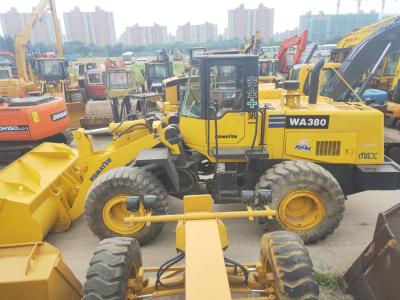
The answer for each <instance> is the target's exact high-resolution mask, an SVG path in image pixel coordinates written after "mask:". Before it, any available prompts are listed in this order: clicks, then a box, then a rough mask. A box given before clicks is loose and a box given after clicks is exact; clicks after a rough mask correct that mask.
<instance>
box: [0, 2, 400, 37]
mask: <svg viewBox="0 0 400 300" xmlns="http://www.w3.org/2000/svg"><path fill="white" fill-rule="evenodd" d="M38 3H39V0H0V12H5V11H8V10H9V9H10V7H12V6H15V7H16V8H17V10H18V11H21V12H28V11H31V9H32V7H33V6H35V5H37V4H38ZM241 3H245V7H246V8H256V7H257V6H258V4H259V3H263V4H264V5H265V6H267V7H269V8H274V9H275V26H274V31H275V32H281V31H284V30H285V29H293V28H294V27H296V26H298V23H299V16H300V15H302V14H304V13H306V12H307V11H312V12H313V13H318V12H319V11H324V12H325V13H336V3H337V0H267V1H262V0H246V1H244V0H229V1H228V0H195V1H192V0H186V1H178V0H140V1H138V0H56V6H57V13H58V15H59V17H60V20H61V26H62V28H63V31H64V24H63V19H62V12H65V11H69V10H71V9H73V8H74V7H75V6H79V7H80V9H81V10H82V11H92V10H94V7H95V6H96V5H98V6H100V7H101V8H103V9H104V10H107V11H112V12H114V22H115V27H116V33H117V37H119V35H120V34H121V33H122V32H123V31H124V29H125V27H126V26H131V25H134V24H136V23H139V25H152V24H153V23H155V22H156V23H158V24H160V25H167V26H168V32H170V33H173V34H175V30H176V26H177V25H181V24H184V23H186V22H188V21H190V22H191V23H192V24H199V23H203V22H205V21H208V22H211V23H216V24H217V25H218V31H219V33H223V31H224V28H226V27H227V23H228V13H227V11H228V9H231V8H236V7H238V6H239V5H240V4H241ZM380 6H381V0H362V5H361V8H362V10H364V11H366V12H369V11H371V10H376V11H377V12H380ZM340 11H341V12H342V13H349V12H350V13H355V12H356V11H357V0H341V9H340ZM385 13H386V14H389V13H390V14H396V13H397V14H400V0H386V6H385ZM64 32H65V31H64Z"/></svg>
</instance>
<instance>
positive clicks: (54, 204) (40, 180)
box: [0, 143, 82, 244]
mask: <svg viewBox="0 0 400 300" xmlns="http://www.w3.org/2000/svg"><path fill="white" fill-rule="evenodd" d="M77 160H78V152H77V151H76V150H75V149H73V148H71V147H69V146H66V145H63V144H53V143H43V144H41V145H40V146H38V147H36V148H35V149H34V150H32V151H30V152H28V153H26V154H25V155H24V156H22V157H20V158H19V159H18V160H16V161H15V162H13V163H12V164H10V165H9V166H7V167H6V168H4V169H3V170H1V171H0V228H1V230H0V244H8V243H22V242H36V241H41V240H42V239H43V238H44V237H45V235H46V234H47V233H48V232H49V231H50V230H53V231H56V232H61V231H65V230H67V229H68V228H69V226H70V223H71V217H70V215H69V209H70V207H71V206H72V204H73V201H74V198H75V197H76V195H77V193H78V191H79V188H80V185H81V180H82V179H81V174H80V170H79V168H78V167H77V164H76V162H77Z"/></svg>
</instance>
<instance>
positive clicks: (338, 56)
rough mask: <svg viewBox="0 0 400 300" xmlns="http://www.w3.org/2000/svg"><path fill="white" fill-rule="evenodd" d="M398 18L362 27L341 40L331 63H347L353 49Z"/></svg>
mask: <svg viewBox="0 0 400 300" xmlns="http://www.w3.org/2000/svg"><path fill="white" fill-rule="evenodd" d="M397 18H398V17H395V16H393V17H388V18H385V19H382V20H379V21H378V22H376V23H373V24H371V25H369V26H365V27H362V28H360V29H357V30H354V31H352V32H350V33H348V34H346V35H345V36H344V37H342V38H341V39H340V41H339V42H337V44H336V48H335V49H333V50H332V51H331V61H333V62H337V63H342V62H344V61H345V59H346V57H347V55H348V54H349V53H350V51H351V50H352V48H353V47H354V46H356V45H358V44H359V43H361V42H362V41H363V40H365V39H366V38H367V37H369V36H370V35H372V34H374V33H375V32H376V31H377V30H379V29H380V28H382V27H383V26H386V25H389V24H391V23H393V22H395V21H396V19H397Z"/></svg>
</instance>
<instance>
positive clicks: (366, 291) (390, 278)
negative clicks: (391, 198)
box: [342, 203, 400, 300]
mask: <svg viewBox="0 0 400 300" xmlns="http://www.w3.org/2000/svg"><path fill="white" fill-rule="evenodd" d="M399 278H400V203H399V204H397V205H395V206H394V207H392V208H390V209H389V210H387V211H385V212H383V213H381V214H379V216H378V221H377V222H376V227H375V233H374V238H373V241H372V242H371V243H370V244H369V245H368V246H367V248H366V249H365V250H364V251H363V253H362V254H361V255H360V257H359V258H357V260H356V261H355V262H354V263H353V265H352V266H351V267H350V269H349V270H347V272H346V273H345V274H344V276H343V278H342V282H343V285H344V286H345V288H346V289H347V290H349V291H350V292H351V293H352V294H353V295H354V297H355V299H357V300H358V299H360V300H361V299H362V300H373V299H388V300H390V299H393V300H394V299H398V297H399V294H400V286H399V284H398V281H399Z"/></svg>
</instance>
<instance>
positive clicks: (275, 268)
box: [260, 231, 319, 300]
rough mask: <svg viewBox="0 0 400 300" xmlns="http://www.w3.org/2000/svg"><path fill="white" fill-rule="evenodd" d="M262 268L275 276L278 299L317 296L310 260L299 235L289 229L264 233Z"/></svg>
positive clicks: (316, 285)
mask: <svg viewBox="0 0 400 300" xmlns="http://www.w3.org/2000/svg"><path fill="white" fill-rule="evenodd" d="M260 256H261V265H262V266H263V271H264V272H266V273H272V274H273V277H274V282H273V283H272V282H271V284H273V285H274V291H275V296H276V298H277V299H279V300H283V299H285V300H289V299H290V300H294V299H299V300H300V299H308V300H312V299H315V300H316V299H318V295H319V288H318V283H317V280H316V276H315V272H314V269H313V264H312V261H311V259H310V256H309V254H308V251H307V248H306V247H305V246H304V244H303V241H302V240H301V238H300V237H299V236H298V235H297V234H295V233H293V232H288V231H275V232H270V233H266V234H264V235H263V237H262V239H261V254H260Z"/></svg>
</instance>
